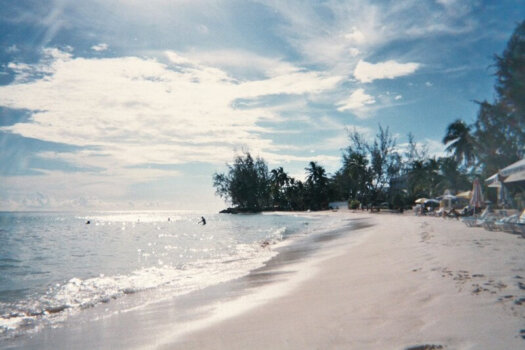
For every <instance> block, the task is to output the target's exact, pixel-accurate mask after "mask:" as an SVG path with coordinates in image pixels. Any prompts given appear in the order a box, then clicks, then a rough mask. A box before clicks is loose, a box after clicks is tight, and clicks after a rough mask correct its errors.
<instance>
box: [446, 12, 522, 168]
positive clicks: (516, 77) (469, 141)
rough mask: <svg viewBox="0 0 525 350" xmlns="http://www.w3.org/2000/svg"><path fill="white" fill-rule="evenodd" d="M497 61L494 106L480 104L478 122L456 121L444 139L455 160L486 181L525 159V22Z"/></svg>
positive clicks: (516, 30) (515, 32)
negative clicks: (502, 169)
mask: <svg viewBox="0 0 525 350" xmlns="http://www.w3.org/2000/svg"><path fill="white" fill-rule="evenodd" d="M494 60H495V64H494V66H495V67H496V73H495V75H496V79H497V80H496V84H495V90H496V98H495V100H494V102H492V103H490V102H488V101H482V102H478V104H479V112H478V115H477V119H476V121H475V122H474V123H473V124H472V125H466V124H465V123H464V122H463V121H461V120H456V121H455V122H453V123H452V124H450V125H449V126H448V128H447V132H446V135H445V137H444V138H443V142H444V143H445V144H448V147H447V151H449V152H451V153H452V154H453V156H454V159H455V160H456V161H457V162H458V163H461V164H463V165H467V166H471V170H473V171H475V172H476V173H478V174H481V176H482V177H486V176H489V175H492V174H493V173H495V172H497V171H498V170H499V169H501V168H503V167H505V166H507V165H509V164H511V163H513V162H515V161H517V160H519V159H521V158H523V157H524V156H525V21H523V22H521V23H520V24H519V25H518V26H517V28H516V29H515V30H514V33H513V34H512V36H511V38H510V40H509V42H508V43H507V47H506V48H505V50H504V52H503V54H502V55H501V56H498V55H496V56H495V58H494Z"/></svg>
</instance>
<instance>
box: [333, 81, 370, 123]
mask: <svg viewBox="0 0 525 350" xmlns="http://www.w3.org/2000/svg"><path fill="white" fill-rule="evenodd" d="M374 103H376V100H375V99H374V97H373V96H371V95H368V94H367V93H366V92H365V90H364V89H361V88H359V89H357V90H355V91H354V92H352V94H351V95H350V97H348V98H347V99H346V100H343V101H341V102H340V103H339V107H338V108H337V110H338V111H340V112H344V111H352V112H354V113H355V114H356V115H357V116H358V117H359V118H364V117H365V116H366V113H365V112H366V111H367V107H369V106H370V105H373V104H374Z"/></svg>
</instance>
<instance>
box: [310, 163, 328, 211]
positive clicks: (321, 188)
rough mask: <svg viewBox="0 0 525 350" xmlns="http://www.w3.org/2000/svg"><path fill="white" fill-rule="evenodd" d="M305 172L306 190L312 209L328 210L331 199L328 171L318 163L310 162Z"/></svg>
mask: <svg viewBox="0 0 525 350" xmlns="http://www.w3.org/2000/svg"><path fill="white" fill-rule="evenodd" d="M305 170H306V190H307V196H308V202H309V207H310V209H312V210H320V209H327V208H328V203H329V201H330V197H329V187H328V176H327V175H326V170H325V169H324V168H323V167H322V166H320V165H318V164H317V162H310V164H309V166H308V167H307V168H305Z"/></svg>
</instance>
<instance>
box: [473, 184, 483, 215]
mask: <svg viewBox="0 0 525 350" xmlns="http://www.w3.org/2000/svg"><path fill="white" fill-rule="evenodd" d="M482 205H483V193H482V192H481V184H480V183H479V180H478V179H474V183H473V184H472V198H470V206H472V207H473V208H481V206H482Z"/></svg>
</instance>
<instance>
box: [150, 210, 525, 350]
mask: <svg viewBox="0 0 525 350" xmlns="http://www.w3.org/2000/svg"><path fill="white" fill-rule="evenodd" d="M331 215H333V214H331ZM337 215H348V217H350V218H352V217H353V218H359V217H368V220H369V221H370V222H371V223H372V224H374V225H373V226H371V227H368V228H364V229H363V231H365V233H366V235H365V236H364V237H365V239H363V240H362V241H361V242H359V244H355V240H353V239H352V238H351V236H349V237H343V238H341V239H339V240H337V247H332V248H330V249H331V254H327V255H326V256H325V257H324V258H321V259H317V260H316V261H315V262H313V263H312V264H306V265H303V266H302V267H301V268H302V269H304V270H303V271H298V272H297V274H296V277H295V279H296V280H297V281H296V282H291V283H292V285H293V287H292V288H290V289H289V290H287V292H286V293H285V294H284V295H279V296H275V295H271V294H270V295H269V296H268V299H266V300H264V302H261V300H259V303H258V304H257V306H256V307H254V308H252V309H249V310H248V311H245V312H242V313H239V314H235V313H233V314H232V315H231V317H224V318H223V319H220V320H217V322H215V323H213V324H210V325H209V326H207V327H204V328H201V329H198V330H195V331H193V332H189V333H186V334H182V335H178V336H177V337H174V338H173V339H171V340H170V339H165V342H164V344H162V343H163V342H161V343H160V344H157V345H160V346H159V348H161V349H414V350H415V349H418V350H423V349H519V348H523V347H525V339H524V337H525V290H524V289H525V240H523V239H522V238H521V237H518V236H516V235H511V234H507V233H503V232H488V231H485V230H484V229H482V228H468V227H466V226H465V225H464V224H462V223H461V222H458V221H457V220H446V219H442V218H433V217H414V216H411V215H409V214H406V215H395V214H362V213H358V214H352V213H350V212H346V213H344V212H343V213H338V214H337ZM299 276H303V277H299ZM291 280H292V281H293V280H294V278H292V279H291ZM289 283H290V282H289ZM261 298H264V296H262V297H261ZM246 302H250V301H249V300H247V301H246ZM235 303H242V301H239V300H237V301H233V302H232V305H229V306H227V305H223V309H224V310H223V311H222V312H223V313H224V314H227V312H228V308H229V307H231V308H232V309H235Z"/></svg>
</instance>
